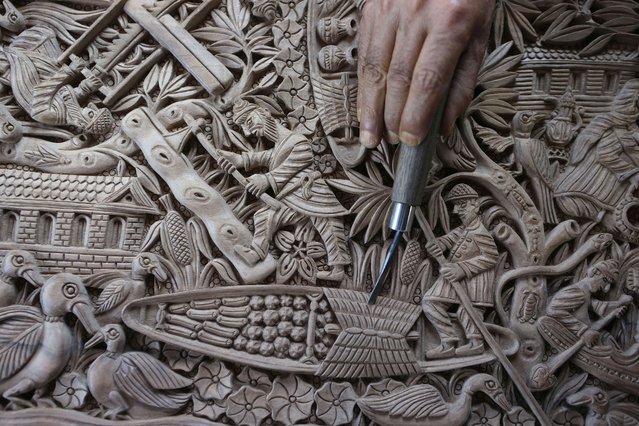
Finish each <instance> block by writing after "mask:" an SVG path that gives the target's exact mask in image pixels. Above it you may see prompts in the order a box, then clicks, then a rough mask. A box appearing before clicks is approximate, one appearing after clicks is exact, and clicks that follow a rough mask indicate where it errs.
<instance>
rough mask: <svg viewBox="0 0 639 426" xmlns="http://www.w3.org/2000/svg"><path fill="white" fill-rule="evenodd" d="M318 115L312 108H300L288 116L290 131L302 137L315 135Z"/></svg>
mask: <svg viewBox="0 0 639 426" xmlns="http://www.w3.org/2000/svg"><path fill="white" fill-rule="evenodd" d="M318 120H319V114H317V111H315V110H314V109H313V108H309V107H307V106H301V107H299V108H297V109H296V110H295V111H293V112H291V113H290V114H289V115H288V123H289V124H290V125H291V129H293V130H295V131H296V132H299V133H302V134H303V135H307V136H308V135H312V134H313V133H315V128H316V127H317V121H318Z"/></svg>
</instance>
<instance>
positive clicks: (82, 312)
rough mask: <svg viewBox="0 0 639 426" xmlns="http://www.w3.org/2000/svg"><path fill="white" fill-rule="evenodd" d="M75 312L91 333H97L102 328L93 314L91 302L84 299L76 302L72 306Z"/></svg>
mask: <svg viewBox="0 0 639 426" xmlns="http://www.w3.org/2000/svg"><path fill="white" fill-rule="evenodd" d="M71 311H72V312H73V314H74V315H75V316H76V317H78V319H79V320H80V322H81V323H82V325H83V326H84V328H85V329H86V330H87V331H88V332H89V333H90V334H95V333H97V332H98V330H100V324H98V321H97V320H96V319H95V315H93V306H91V303H90V302H85V301H83V300H81V301H78V302H76V303H75V304H74V305H73V307H72V308H71Z"/></svg>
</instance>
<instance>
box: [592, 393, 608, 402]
mask: <svg viewBox="0 0 639 426" xmlns="http://www.w3.org/2000/svg"><path fill="white" fill-rule="evenodd" d="M595 398H597V401H603V400H604V399H606V397H605V395H604V394H603V393H601V392H598V393H597V395H595Z"/></svg>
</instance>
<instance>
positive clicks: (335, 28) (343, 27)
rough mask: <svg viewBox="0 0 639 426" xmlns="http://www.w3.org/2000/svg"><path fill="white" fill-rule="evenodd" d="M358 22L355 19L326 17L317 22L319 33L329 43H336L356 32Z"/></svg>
mask: <svg viewBox="0 0 639 426" xmlns="http://www.w3.org/2000/svg"><path fill="white" fill-rule="evenodd" d="M356 29H357V22H356V21H355V20H354V19H338V18H335V17H326V18H323V19H320V21H319V22H318V23H317V34H318V35H319V38H321V39H322V40H323V41H324V42H325V43H327V44H335V43H337V42H338V41H340V40H341V39H343V38H345V37H349V36H352V35H353V34H355V30H356Z"/></svg>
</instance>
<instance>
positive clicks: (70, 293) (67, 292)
mask: <svg viewBox="0 0 639 426" xmlns="http://www.w3.org/2000/svg"><path fill="white" fill-rule="evenodd" d="M62 294H64V297H66V298H67V299H73V298H74V297H75V296H77V295H78V286H77V285H75V284H74V283H66V284H65V285H64V287H62Z"/></svg>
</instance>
